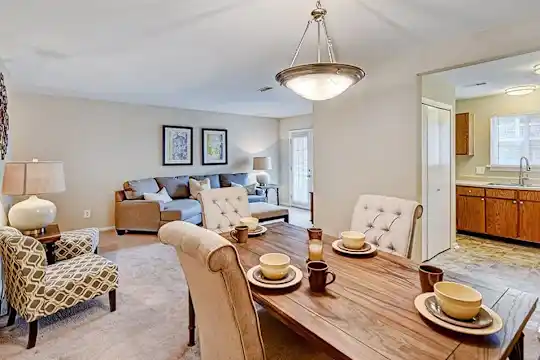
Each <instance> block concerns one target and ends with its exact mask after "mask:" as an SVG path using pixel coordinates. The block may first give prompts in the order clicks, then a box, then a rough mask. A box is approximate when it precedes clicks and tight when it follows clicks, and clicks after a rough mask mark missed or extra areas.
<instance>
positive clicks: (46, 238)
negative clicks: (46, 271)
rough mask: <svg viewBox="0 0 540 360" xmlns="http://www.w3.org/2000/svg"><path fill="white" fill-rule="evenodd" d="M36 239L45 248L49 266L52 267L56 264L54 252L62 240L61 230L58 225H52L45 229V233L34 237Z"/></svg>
mask: <svg viewBox="0 0 540 360" xmlns="http://www.w3.org/2000/svg"><path fill="white" fill-rule="evenodd" d="M34 238H35V239H36V240H37V241H39V242H40V243H42V244H43V246H45V254H46V255H47V264H48V265H52V264H54V263H55V262H56V259H55V256H54V250H55V248H56V245H55V243H56V242H57V241H58V240H60V228H59V227H58V224H51V225H49V226H47V227H46V228H45V232H43V233H41V234H39V235H36V236H34Z"/></svg>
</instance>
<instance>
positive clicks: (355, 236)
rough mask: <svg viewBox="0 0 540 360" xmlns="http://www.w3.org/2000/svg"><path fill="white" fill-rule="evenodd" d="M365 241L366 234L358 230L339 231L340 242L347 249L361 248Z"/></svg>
mask: <svg viewBox="0 0 540 360" xmlns="http://www.w3.org/2000/svg"><path fill="white" fill-rule="evenodd" d="M365 242H366V235H364V233H361V232H359V231H344V232H342V233H341V243H342V244H343V246H345V247H346V248H348V249H354V250H358V249H361V248H362V246H364V243H365Z"/></svg>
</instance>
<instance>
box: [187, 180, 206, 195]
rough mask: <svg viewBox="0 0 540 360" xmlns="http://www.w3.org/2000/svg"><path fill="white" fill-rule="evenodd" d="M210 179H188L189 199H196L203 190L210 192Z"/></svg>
mask: <svg viewBox="0 0 540 360" xmlns="http://www.w3.org/2000/svg"><path fill="white" fill-rule="evenodd" d="M210 189H211V187H210V179H209V178H206V179H204V180H201V181H199V180H195V179H191V178H190V179H189V192H190V194H191V197H192V198H194V199H196V198H197V195H199V193H200V192H201V191H203V190H210Z"/></svg>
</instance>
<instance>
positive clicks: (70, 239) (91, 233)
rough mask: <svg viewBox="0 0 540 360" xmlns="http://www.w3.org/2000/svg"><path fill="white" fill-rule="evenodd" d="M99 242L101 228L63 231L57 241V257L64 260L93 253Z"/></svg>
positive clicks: (55, 253)
mask: <svg viewBox="0 0 540 360" xmlns="http://www.w3.org/2000/svg"><path fill="white" fill-rule="evenodd" d="M98 244H99V229H98V228H87V229H80V230H71V231H62V232H61V233H60V240H58V241H57V242H56V243H55V245H56V246H55V251H54V255H55V259H56V261H62V260H67V259H71V258H74V257H76V256H80V255H84V254H89V253H93V252H94V251H95V250H96V249H97V247H98Z"/></svg>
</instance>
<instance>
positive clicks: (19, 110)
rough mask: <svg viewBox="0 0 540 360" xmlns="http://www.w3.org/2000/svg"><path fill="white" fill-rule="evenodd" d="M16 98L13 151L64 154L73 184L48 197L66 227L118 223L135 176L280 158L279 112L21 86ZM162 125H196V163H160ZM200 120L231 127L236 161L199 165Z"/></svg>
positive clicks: (244, 167) (50, 156)
mask: <svg viewBox="0 0 540 360" xmlns="http://www.w3.org/2000/svg"><path fill="white" fill-rule="evenodd" d="M9 101H10V108H9V111H10V117H11V137H10V141H11V145H12V146H11V158H12V159H13V160H28V159H32V158H34V157H35V158H39V159H43V160H62V161H64V167H65V173H66V187H67V191H66V192H64V193H61V194H54V195H49V196H47V198H49V199H51V200H52V201H54V202H55V203H56V205H57V207H58V217H57V220H58V222H59V223H60V225H61V227H62V228H64V229H68V228H81V227H87V226H97V227H107V226H111V225H113V223H114V218H113V216H114V200H113V191H114V190H117V189H121V187H122V183H123V182H124V181H126V180H129V179H138V178H144V177H154V176H168V175H181V174H212V173H224V172H233V171H250V169H251V168H252V157H253V156H259V155H264V156H271V157H272V159H276V164H279V150H278V137H279V122H278V120H277V119H268V118H258V117H248V116H239V115H228V114H218V113H211V112H201V111H188V110H179V109H172V108H159V107H149V106H137V105H129V104H119V103H110V102H103V101H90V100H82V99H74V98H65V97H64V98H60V97H50V96H39V95H25V94H14V93H10V99H9ZM161 125H188V126H193V127H194V149H193V151H194V164H195V165H194V166H165V167H164V166H162V165H161V162H162V159H161V153H162V149H161V141H162V133H161ZM201 127H214V128H223V129H228V140H229V165H222V166H201V165H200V164H201V159H200V153H201V150H200V144H201V142H200V133H201ZM276 167H277V166H276ZM271 173H272V175H273V176H274V178H278V176H279V170H278V169H275V170H273V171H272V172H271ZM44 197H45V196H44ZM85 209H91V210H92V217H91V218H90V219H84V218H83V211H84V210H85Z"/></svg>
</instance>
